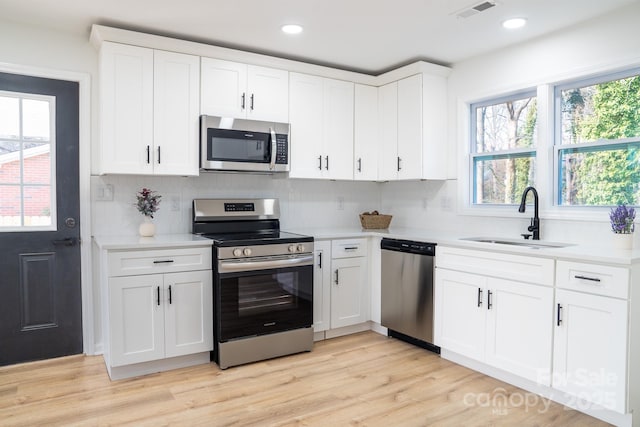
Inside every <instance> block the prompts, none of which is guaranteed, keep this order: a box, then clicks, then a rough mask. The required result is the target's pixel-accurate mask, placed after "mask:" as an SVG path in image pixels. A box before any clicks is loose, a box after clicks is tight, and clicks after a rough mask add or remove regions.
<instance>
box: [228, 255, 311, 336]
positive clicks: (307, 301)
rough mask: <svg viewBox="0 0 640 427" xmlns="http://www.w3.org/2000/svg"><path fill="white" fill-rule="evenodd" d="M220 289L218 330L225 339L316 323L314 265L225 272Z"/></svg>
mask: <svg viewBox="0 0 640 427" xmlns="http://www.w3.org/2000/svg"><path fill="white" fill-rule="evenodd" d="M216 288H217V289H216V291H217V292H216V293H217V294H218V295H219V298H216V309H217V311H218V314H216V316H218V317H217V318H216V320H217V322H216V323H217V325H216V326H217V327H216V330H217V331H216V332H217V333H218V337H219V340H220V341H222V342H224V341H228V340H230V339H234V338H241V337H247V336H253V335H264V334H269V333H273V332H281V331H286V330H290V329H296V328H302V327H309V326H311V324H312V322H313V267H312V266H305V267H296V268H282V269H272V270H261V271H252V272H245V273H229V274H221V275H219V279H218V280H217V284H216Z"/></svg>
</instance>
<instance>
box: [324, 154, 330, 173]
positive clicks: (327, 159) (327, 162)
mask: <svg viewBox="0 0 640 427" xmlns="http://www.w3.org/2000/svg"><path fill="white" fill-rule="evenodd" d="M324 159H325V162H326V163H325V165H324V168H325V169H326V170H329V156H326V157H325V158H324Z"/></svg>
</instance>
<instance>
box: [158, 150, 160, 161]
mask: <svg viewBox="0 0 640 427" xmlns="http://www.w3.org/2000/svg"><path fill="white" fill-rule="evenodd" d="M158 164H160V146H158Z"/></svg>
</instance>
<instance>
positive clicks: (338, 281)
mask: <svg viewBox="0 0 640 427" xmlns="http://www.w3.org/2000/svg"><path fill="white" fill-rule="evenodd" d="M339 271H340V270H338V269H337V268H336V285H339V284H340V276H338V274H339V273H338V272H339Z"/></svg>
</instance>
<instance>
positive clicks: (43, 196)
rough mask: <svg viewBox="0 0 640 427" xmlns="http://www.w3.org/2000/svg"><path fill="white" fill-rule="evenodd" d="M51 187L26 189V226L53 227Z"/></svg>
mask: <svg viewBox="0 0 640 427" xmlns="http://www.w3.org/2000/svg"><path fill="white" fill-rule="evenodd" d="M50 200H51V187H49V186H38V187H36V186H25V187H24V225H25V226H27V227H28V226H43V225H51V206H50V203H49V202H50Z"/></svg>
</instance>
